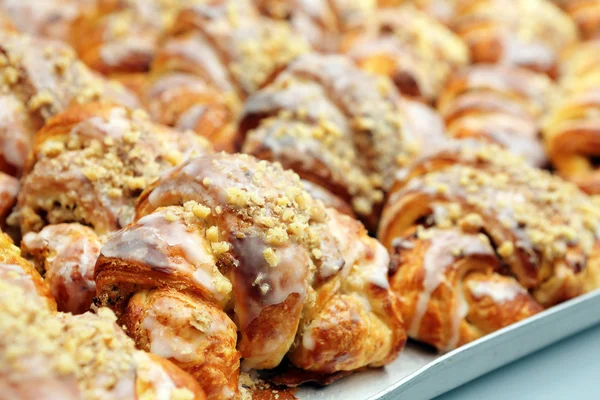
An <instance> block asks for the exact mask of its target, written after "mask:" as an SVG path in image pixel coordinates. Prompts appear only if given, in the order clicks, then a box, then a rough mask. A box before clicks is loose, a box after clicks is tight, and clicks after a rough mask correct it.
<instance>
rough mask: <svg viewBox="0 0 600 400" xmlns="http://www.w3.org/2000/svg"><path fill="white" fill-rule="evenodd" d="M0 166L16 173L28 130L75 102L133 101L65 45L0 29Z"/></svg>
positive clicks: (30, 135) (27, 146) (28, 142)
mask: <svg viewBox="0 0 600 400" xmlns="http://www.w3.org/2000/svg"><path fill="white" fill-rule="evenodd" d="M0 42H1V44H0V73H1V74H2V77H3V80H2V84H1V85H0V108H1V109H2V110H3V111H4V112H3V114H2V116H1V117H0V170H1V171H3V172H6V173H9V174H11V175H19V174H20V173H21V170H22V168H23V163H24V160H25V157H26V156H27V154H28V152H29V150H30V147H31V144H32V143H31V142H32V139H33V135H34V134H35V132H36V131H37V130H38V129H40V128H41V127H42V126H43V124H44V122H45V120H47V119H48V118H50V117H51V116H53V115H54V114H56V113H57V112H60V111H62V110H64V109H65V108H66V107H67V106H69V105H70V104H74V103H86V102H90V101H94V100H98V99H110V100H112V101H115V102H118V103H120V104H125V105H129V106H135V105H136V104H137V101H136V99H135V98H134V97H133V96H132V95H131V94H130V93H128V92H127V91H125V89H123V87H121V86H120V85H118V84H115V83H112V82H108V81H105V80H103V79H102V78H100V77H98V76H96V75H95V74H93V73H92V72H90V71H89V70H88V69H87V68H86V67H85V66H84V65H83V64H82V63H81V62H80V61H78V60H77V59H76V58H75V55H74V53H73V51H72V50H71V49H70V48H69V47H68V46H66V45H64V44H62V43H60V42H56V41H52V40H47V39H39V38H33V37H29V36H25V35H21V34H15V33H6V32H4V33H0Z"/></svg>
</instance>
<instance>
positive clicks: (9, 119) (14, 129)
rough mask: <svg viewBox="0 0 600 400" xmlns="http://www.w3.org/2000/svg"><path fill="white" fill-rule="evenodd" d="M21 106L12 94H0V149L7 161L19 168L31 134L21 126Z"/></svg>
mask: <svg viewBox="0 0 600 400" xmlns="http://www.w3.org/2000/svg"><path fill="white" fill-rule="evenodd" d="M23 112H24V111H23V106H22V105H20V104H19V102H18V101H17V100H16V99H15V98H14V97H12V96H0V150H1V151H2V157H3V158H4V160H6V162H7V163H9V164H11V165H13V166H15V167H18V168H21V167H22V166H23V164H24V163H25V158H26V157H27V153H28V151H29V147H30V142H31V137H30V136H31V134H32V132H27V131H25V130H24V129H23V128H24V126H23V123H22V122H21V121H18V120H17V119H21V118H22V115H23Z"/></svg>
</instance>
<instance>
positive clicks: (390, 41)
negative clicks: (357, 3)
mask: <svg viewBox="0 0 600 400" xmlns="http://www.w3.org/2000/svg"><path fill="white" fill-rule="evenodd" d="M342 51H343V52H344V53H346V54H348V55H349V56H350V57H351V58H352V59H354V60H355V61H356V63H357V64H358V66H359V67H361V68H362V69H364V70H366V71H369V72H373V73H376V74H382V75H387V76H389V77H390V78H392V80H393V81H394V83H395V84H396V86H398V89H399V90H400V91H401V92H402V93H403V94H406V95H408V96H411V97H416V98H419V99H423V100H425V101H429V102H431V101H433V100H434V99H435V98H436V97H437V95H438V93H439V91H440V89H441V86H442V85H443V84H444V82H445V81H446V79H447V78H448V76H449V75H450V74H451V73H452V72H454V71H455V70H457V69H458V68H460V67H462V66H465V65H466V64H467V63H468V62H469V51H468V48H467V46H466V45H465V44H464V43H463V41H462V40H461V39H460V38H459V37H458V36H456V35H455V34H454V33H453V32H452V31H451V30H449V29H448V28H446V27H445V26H443V25H442V24H441V23H439V22H438V21H436V20H434V19H433V18H431V17H429V16H428V15H427V14H425V13H423V12H421V11H419V10H417V9H416V8H414V7H410V6H403V7H396V8H390V9H382V10H380V11H378V12H376V13H374V15H373V16H371V17H370V18H368V19H366V20H365V21H364V22H363V23H362V24H361V25H360V28H358V29H353V30H352V31H351V32H349V33H347V34H346V35H345V38H344V41H343V44H342Z"/></svg>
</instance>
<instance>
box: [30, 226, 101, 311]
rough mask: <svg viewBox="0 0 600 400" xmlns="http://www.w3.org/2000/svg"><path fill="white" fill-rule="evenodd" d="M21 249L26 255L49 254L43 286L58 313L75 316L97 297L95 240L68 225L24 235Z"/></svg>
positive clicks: (96, 243)
mask: <svg viewBox="0 0 600 400" xmlns="http://www.w3.org/2000/svg"><path fill="white" fill-rule="evenodd" d="M76 226H77V225H76ZM81 228H83V227H81ZM83 229H84V230H85V228H83ZM90 234H93V232H91V231H90ZM23 245H24V246H25V248H26V249H27V250H28V251H35V250H37V251H43V250H44V249H47V250H48V251H49V253H50V254H49V256H48V257H47V258H46V261H45V264H44V265H45V268H46V282H48V283H49V284H50V288H51V290H52V293H53V294H54V297H55V298H56V299H57V302H58V303H59V309H60V310H61V311H67V312H73V313H76V312H78V311H80V310H81V307H84V306H89V304H90V302H91V298H92V296H94V295H95V293H96V282H95V281H94V266H95V265H96V260H97V259H98V255H99V254H100V241H99V240H98V239H97V238H95V237H93V236H88V235H86V232H85V231H81V232H78V229H77V228H76V227H73V228H71V227H70V226H69V225H68V224H58V225H49V226H46V227H44V229H42V230H41V231H40V232H38V233H35V232H29V233H27V234H26V235H25V236H24V237H23ZM65 293H66V302H64V304H63V303H61V300H65V299H64V295H65Z"/></svg>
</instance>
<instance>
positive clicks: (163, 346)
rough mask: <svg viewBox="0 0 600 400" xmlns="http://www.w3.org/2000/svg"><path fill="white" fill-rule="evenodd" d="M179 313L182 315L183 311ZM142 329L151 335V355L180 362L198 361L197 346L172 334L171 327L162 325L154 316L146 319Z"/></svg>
mask: <svg viewBox="0 0 600 400" xmlns="http://www.w3.org/2000/svg"><path fill="white" fill-rule="evenodd" d="M185 311H188V310H185ZM178 312H179V313H182V312H183V311H178ZM142 327H143V328H144V329H146V330H148V332H149V333H150V352H151V353H153V354H156V355H159V356H161V357H164V358H173V359H175V360H177V361H180V362H190V361H194V360H195V359H196V351H195V349H196V346H195V345H194V344H193V343H191V342H188V341H187V340H185V339H183V338H181V337H180V336H179V335H176V334H175V333H173V332H171V329H170V327H168V326H165V325H163V324H161V323H160V322H159V321H157V320H156V318H154V317H153V316H148V317H146V318H144V322H143V324H142Z"/></svg>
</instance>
